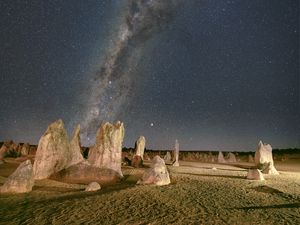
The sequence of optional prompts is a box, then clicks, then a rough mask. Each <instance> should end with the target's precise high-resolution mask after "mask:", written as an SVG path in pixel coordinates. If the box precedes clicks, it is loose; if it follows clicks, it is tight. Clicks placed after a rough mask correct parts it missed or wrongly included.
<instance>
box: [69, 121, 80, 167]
mask: <svg viewBox="0 0 300 225" xmlns="http://www.w3.org/2000/svg"><path fill="white" fill-rule="evenodd" d="M83 161H84V158H83V156H82V154H81V144H80V125H79V124H78V125H77V126H76V127H75V129H74V131H73V136H72V139H71V142H70V160H69V162H68V165H67V167H69V166H72V165H75V164H77V163H80V162H83Z"/></svg>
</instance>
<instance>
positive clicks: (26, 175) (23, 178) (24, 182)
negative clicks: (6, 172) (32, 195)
mask: <svg viewBox="0 0 300 225" xmlns="http://www.w3.org/2000/svg"><path fill="white" fill-rule="evenodd" d="M33 185H34V178H33V168H32V164H31V162H30V160H26V161H25V162H23V163H21V164H20V165H19V167H18V168H17V169H16V170H15V172H13V173H12V174H11V175H10V176H9V177H8V178H7V180H6V181H5V183H4V184H3V186H2V187H1V189H0V192H1V193H26V192H30V191H31V190H32V187H33Z"/></svg>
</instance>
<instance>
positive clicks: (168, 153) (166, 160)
mask: <svg viewBox="0 0 300 225" xmlns="http://www.w3.org/2000/svg"><path fill="white" fill-rule="evenodd" d="M164 160H165V163H170V162H171V161H172V156H171V153H170V152H167V153H166V155H165V156H164Z"/></svg>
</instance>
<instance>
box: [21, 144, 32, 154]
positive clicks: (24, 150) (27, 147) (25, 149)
mask: <svg viewBox="0 0 300 225" xmlns="http://www.w3.org/2000/svg"><path fill="white" fill-rule="evenodd" d="M29 150H30V145H29V143H25V144H23V145H22V147H21V155H22V156H27V155H28V154H29Z"/></svg>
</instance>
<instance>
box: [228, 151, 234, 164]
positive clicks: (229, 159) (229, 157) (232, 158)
mask: <svg viewBox="0 0 300 225" xmlns="http://www.w3.org/2000/svg"><path fill="white" fill-rule="evenodd" d="M227 162H229V163H235V162H236V158H235V155H234V154H233V153H231V152H229V153H228V156H227Z"/></svg>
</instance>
